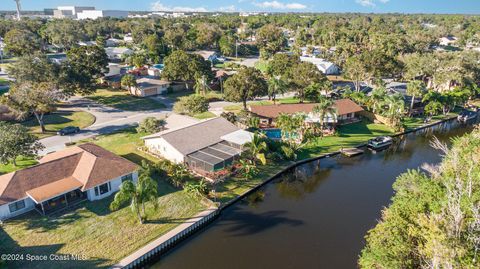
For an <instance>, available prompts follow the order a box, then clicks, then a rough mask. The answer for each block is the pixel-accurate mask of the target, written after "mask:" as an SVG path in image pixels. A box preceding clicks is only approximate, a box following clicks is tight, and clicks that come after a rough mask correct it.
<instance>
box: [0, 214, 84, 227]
mask: <svg viewBox="0 0 480 269" xmlns="http://www.w3.org/2000/svg"><path fill="white" fill-rule="evenodd" d="M67 210H68V211H65V212H64V214H63V215H56V216H55V215H52V216H43V215H40V213H38V212H37V211H35V210H33V211H31V212H28V213H26V214H23V215H21V216H19V217H16V218H12V219H9V220H8V221H7V222H8V223H12V224H14V225H23V226H25V227H26V228H27V229H29V230H35V231H37V232H48V231H50V230H55V229H58V228H60V227H61V226H63V225H67V224H70V223H73V222H75V221H77V220H79V219H80V218H82V216H81V215H80V214H79V213H78V212H77V211H76V210H73V211H70V210H69V209H67Z"/></svg>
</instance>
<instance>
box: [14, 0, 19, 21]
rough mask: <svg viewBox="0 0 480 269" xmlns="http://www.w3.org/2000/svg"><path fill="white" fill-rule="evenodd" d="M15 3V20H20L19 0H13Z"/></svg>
mask: <svg viewBox="0 0 480 269" xmlns="http://www.w3.org/2000/svg"><path fill="white" fill-rule="evenodd" d="M13 1H15V3H16V4H17V20H20V0H13Z"/></svg>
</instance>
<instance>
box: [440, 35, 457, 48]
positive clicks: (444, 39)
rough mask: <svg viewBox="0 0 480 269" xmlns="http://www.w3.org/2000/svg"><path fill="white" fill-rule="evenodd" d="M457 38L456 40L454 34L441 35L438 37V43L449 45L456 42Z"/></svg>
mask: <svg viewBox="0 0 480 269" xmlns="http://www.w3.org/2000/svg"><path fill="white" fill-rule="evenodd" d="M457 40H458V38H456V37H454V36H444V37H441V38H440V39H439V41H438V43H439V44H440V45H441V46H451V45H453V44H455V43H457Z"/></svg>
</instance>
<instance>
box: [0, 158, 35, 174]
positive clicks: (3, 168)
mask: <svg viewBox="0 0 480 269" xmlns="http://www.w3.org/2000/svg"><path fill="white" fill-rule="evenodd" d="M37 163H38V162H37V161H36V160H35V159H31V158H24V157H18V158H17V166H14V165H13V164H11V163H9V164H0V175H3V174H7V173H10V172H13V171H17V170H20V169H23V168H27V167H30V166H32V165H35V164H37Z"/></svg>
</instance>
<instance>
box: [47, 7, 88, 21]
mask: <svg viewBox="0 0 480 269" xmlns="http://www.w3.org/2000/svg"><path fill="white" fill-rule="evenodd" d="M85 10H95V7H77V6H60V7H57V9H55V10H53V17H54V18H57V19H65V18H70V19H76V18H77V14H78V13H80V12H82V11H85Z"/></svg>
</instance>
